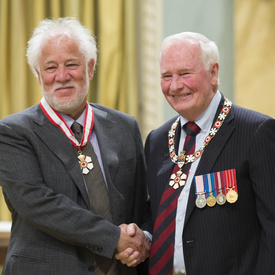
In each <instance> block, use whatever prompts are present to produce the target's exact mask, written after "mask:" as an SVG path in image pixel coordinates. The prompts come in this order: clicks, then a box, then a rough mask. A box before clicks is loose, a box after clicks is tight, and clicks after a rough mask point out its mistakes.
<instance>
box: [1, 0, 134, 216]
mask: <svg viewBox="0 0 275 275" xmlns="http://www.w3.org/2000/svg"><path fill="white" fill-rule="evenodd" d="M136 3H137V2H136V1H132V0H130V1H128V0H115V1H114V0H63V1H62V0H0V64H1V66H0V118H3V117H5V116H7V115H9V114H11V113H15V112H18V111H21V110H23V109H25V108H27V107H29V106H31V105H33V104H36V103H38V102H39V100H40V99H41V92H40V87H39V84H38V82H37V80H36V79H35V77H34V76H33V75H32V73H31V71H30V69H29V68H28V65H27V63H26V58H25V50H26V45H27V41H28V39H29V38H30V36H31V34H32V31H33V29H34V28H35V27H36V26H37V24H38V22H39V21H41V20H42V19H45V18H57V17H65V16H73V17H77V18H79V20H80V21H81V22H82V23H83V24H84V25H85V26H87V27H88V28H90V29H91V30H93V32H94V34H95V36H96V37H97V42H98V45H99V56H98V63H99V64H100V66H98V68H97V70H96V73H95V77H94V80H93V81H92V87H91V90H92V91H91V92H90V98H89V100H90V101H93V102H97V103H100V104H103V105H105V106H108V107H111V108H114V109H118V110H121V111H123V112H127V113H129V114H131V115H133V116H135V117H136V118H137V119H139V114H138V104H137V102H138V92H137V68H138V66H137V53H136V52H137V49H136V39H137V38H136V36H135V33H136V22H137V20H136V8H135V5H136ZM0 220H10V214H9V212H8V210H7V209H6V206H5V203H4V200H3V197H2V195H0Z"/></svg>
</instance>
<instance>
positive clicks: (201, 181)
mask: <svg viewBox="0 0 275 275" xmlns="http://www.w3.org/2000/svg"><path fill="white" fill-rule="evenodd" d="M231 106H232V102H231V101H229V100H228V99H227V98H225V100H224V105H223V107H222V110H221V112H220V114H219V115H218V118H217V120H216V122H215V123H214V124H213V127H212V128H211V129H210V132H209V134H208V135H207V137H206V138H205V140H204V142H203V144H202V146H201V147H200V148H199V150H197V151H196V152H195V153H193V154H190V155H185V151H182V152H181V153H180V155H179V156H177V154H176V151H175V134H176V128H177V126H178V123H179V120H180V117H178V118H177V119H176V121H175V122H174V123H173V124H172V127H171V129H170V130H169V132H168V146H169V153H170V159H171V161H172V162H173V163H175V164H176V165H178V167H179V170H178V171H177V172H176V173H174V174H172V175H171V178H170V182H169V185H170V186H171V187H173V188H174V189H178V188H180V187H182V186H184V185H185V182H186V179H187V176H186V174H185V173H183V172H182V167H183V166H184V165H185V164H187V163H192V162H194V161H196V160H197V159H198V158H200V157H201V155H202V153H203V151H204V149H205V147H206V146H207V145H208V144H209V142H210V141H211V140H212V139H213V138H214V136H215V135H216V133H217V132H218V130H219V129H220V127H221V126H222V124H223V122H224V120H225V118H226V116H227V115H228V113H229V112H230V109H231ZM233 170H234V169H232V170H228V171H230V173H232V172H231V171H233ZM228 171H223V172H221V173H222V174H221V176H220V179H225V180H219V181H215V180H213V181H211V180H210V181H208V180H207V178H208V177H210V179H211V178H214V179H215V178H217V177H216V176H217V173H213V174H207V175H201V176H197V177H195V186H196V196H197V199H196V206H197V207H198V208H203V207H205V206H206V204H207V205H208V206H210V207H213V206H214V205H215V204H216V202H217V203H218V204H220V205H222V204H224V203H225V202H226V201H228V202H230V203H234V202H236V200H237V199H238V193H237V183H236V177H235V170H234V177H230V178H228V179H230V180H229V181H228V180H226V179H227V177H226V176H225V175H226V174H227V172H228ZM208 182H210V183H211V184H207V183H208ZM213 183H214V184H213ZM216 183H217V184H218V185H220V186H218V187H219V188H217V190H218V192H215V190H214V188H212V187H211V189H210V186H215V185H216ZM229 185H230V186H229ZM216 193H218V194H217V196H214V195H215V194H216ZM225 194H226V195H225ZM206 197H207V198H206Z"/></svg>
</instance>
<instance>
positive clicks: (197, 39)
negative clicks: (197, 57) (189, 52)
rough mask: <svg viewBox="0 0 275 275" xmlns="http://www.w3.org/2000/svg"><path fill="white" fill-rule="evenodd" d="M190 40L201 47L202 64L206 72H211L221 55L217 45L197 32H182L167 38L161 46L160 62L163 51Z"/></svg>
mask: <svg viewBox="0 0 275 275" xmlns="http://www.w3.org/2000/svg"><path fill="white" fill-rule="evenodd" d="M188 40H189V41H192V42H194V43H198V44H199V45H200V48H201V52H202V62H203V64H204V67H205V69H206V70H209V69H210V66H211V65H212V64H213V63H215V62H219V57H220V54H219V49H218V47H217V45H216V43H215V42H213V41H211V40H209V39H208V38H207V37H205V36H204V35H202V34H200V33H195V32H181V33H177V34H173V35H170V36H168V37H166V38H165V39H164V40H163V42H162V45H161V51H160V56H159V60H160V58H161V55H162V52H163V50H165V49H166V48H168V47H169V46H171V45H174V44H180V43H182V42H183V41H188Z"/></svg>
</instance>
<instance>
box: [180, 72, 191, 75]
mask: <svg viewBox="0 0 275 275" xmlns="http://www.w3.org/2000/svg"><path fill="white" fill-rule="evenodd" d="M189 74H190V73H188V72H185V73H180V74H179V76H185V75H189Z"/></svg>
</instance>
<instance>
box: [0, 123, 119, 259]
mask: <svg viewBox="0 0 275 275" xmlns="http://www.w3.org/2000/svg"><path fill="white" fill-rule="evenodd" d="M31 131H32V130H26V129H25V130H24V128H23V127H20V125H16V126H13V128H11V127H10V126H7V125H5V124H3V123H1V124H0V152H1V154H0V184H1V186H2V189H3V193H4V195H5V198H6V202H7V205H8V207H9V209H10V211H11V213H12V215H13V220H14V221H15V220H19V219H20V220H21V221H22V222H23V223H25V224H26V227H27V226H30V227H31V228H36V229H37V230H40V231H43V232H44V233H46V234H48V235H50V236H52V237H54V238H56V239H58V240H61V241H63V242H66V243H68V244H72V245H76V246H81V247H86V248H88V249H89V250H91V251H92V252H93V253H96V254H99V255H102V256H105V257H109V258H111V257H112V256H113V254H114V252H115V248H116V245H117V242H118V239H119V235H120V228H118V227H117V226H115V225H113V224H111V223H109V222H108V221H106V220H104V219H103V218H101V217H99V216H97V215H95V214H94V213H93V212H92V211H90V210H88V209H87V208H86V209H85V208H84V207H81V206H80V205H79V204H78V203H77V201H76V200H75V201H73V200H72V199H70V197H69V196H66V195H65V194H62V193H61V192H60V193H59V192H54V191H53V190H52V189H51V188H49V187H48V186H47V184H46V183H45V182H44V179H43V175H42V171H41V165H43V164H42V163H39V158H38V155H39V154H40V153H41V152H40V153H39V152H37V150H34V144H32V142H31V141H30V138H29V137H30V136H31V135H32V133H31ZM49 161H50V160H49ZM44 165H46V164H45V163H44ZM63 173H64V174H65V172H63ZM58 184H60V182H56V185H58ZM63 184H66V182H65V183H64V182H63ZM65 186H66V185H65ZM64 188H66V187H64Z"/></svg>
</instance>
